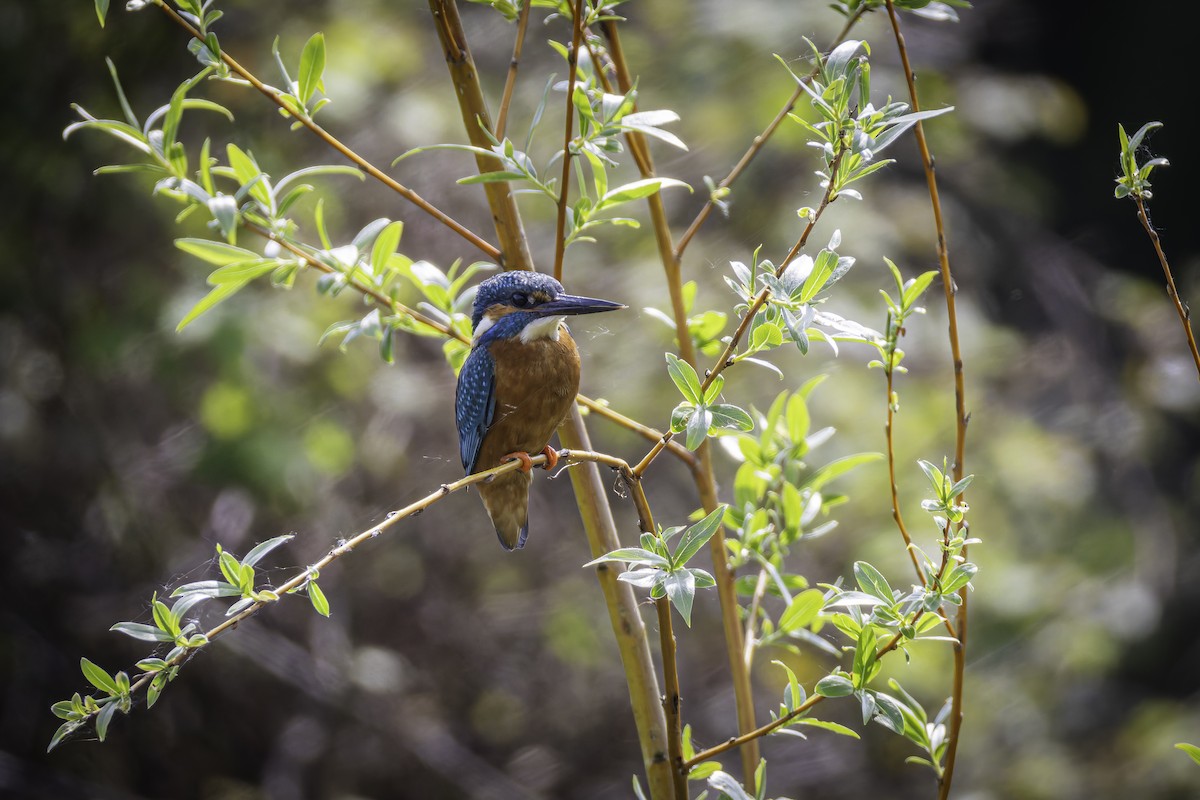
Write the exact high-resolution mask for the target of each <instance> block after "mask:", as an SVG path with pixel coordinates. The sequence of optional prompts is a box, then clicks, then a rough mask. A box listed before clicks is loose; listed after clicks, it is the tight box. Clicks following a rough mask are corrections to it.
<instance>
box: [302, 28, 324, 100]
mask: <svg viewBox="0 0 1200 800" xmlns="http://www.w3.org/2000/svg"><path fill="white" fill-rule="evenodd" d="M324 74H325V34H323V33H314V34H313V35H312V36H311V37H310V38H309V40H308V41H307V42H306V43H305V44H304V50H303V51H302V52H301V53H300V72H299V74H298V75H297V82H298V84H299V92H300V101H301V102H303V103H304V105H305V107H307V106H308V101H309V100H310V99H312V96H313V94H314V93H315V92H316V91H317V88H318V87H319V86H320V85H321V79H322V76H323V75H324Z"/></svg>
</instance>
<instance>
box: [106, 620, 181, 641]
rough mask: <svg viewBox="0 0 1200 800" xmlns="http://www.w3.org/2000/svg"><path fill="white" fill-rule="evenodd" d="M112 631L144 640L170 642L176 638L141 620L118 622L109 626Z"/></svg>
mask: <svg viewBox="0 0 1200 800" xmlns="http://www.w3.org/2000/svg"><path fill="white" fill-rule="evenodd" d="M109 630H110V631H116V632H117V633H123V634H125V635H126V636H132V637H133V638H134V639H138V640H140V641H143V642H170V641H173V640H174V637H173V636H171V634H169V633H166V632H165V631H160V630H159V629H158V628H156V627H154V626H153V625H143V624H142V623H140V622H118V623H117V624H116V625H113V626H112V627H111V628H109Z"/></svg>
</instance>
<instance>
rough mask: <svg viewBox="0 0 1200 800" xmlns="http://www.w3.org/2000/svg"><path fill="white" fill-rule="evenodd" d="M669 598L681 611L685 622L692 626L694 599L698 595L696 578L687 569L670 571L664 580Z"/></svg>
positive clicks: (680, 614) (664, 586) (680, 613)
mask: <svg viewBox="0 0 1200 800" xmlns="http://www.w3.org/2000/svg"><path fill="white" fill-rule="evenodd" d="M663 588H665V589H666V592H667V599H668V600H670V601H671V605H673V606H675V608H676V610H677V611H679V616H681V617H683V621H684V623H685V624H686V625H687V626H688V627H689V628H690V627H691V626H692V601H693V600H694V599H695V597H696V578H695V576H693V575H692V573H690V572H688V571H687V570H686V569H682V570H678V571H677V572H671V573H668V574H667V576H666V578H665V580H664V581H663Z"/></svg>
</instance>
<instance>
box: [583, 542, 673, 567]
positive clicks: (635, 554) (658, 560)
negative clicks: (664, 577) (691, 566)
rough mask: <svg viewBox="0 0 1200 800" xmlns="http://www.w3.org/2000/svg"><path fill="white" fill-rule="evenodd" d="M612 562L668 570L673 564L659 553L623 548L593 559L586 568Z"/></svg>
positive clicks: (636, 548) (635, 548)
mask: <svg viewBox="0 0 1200 800" xmlns="http://www.w3.org/2000/svg"><path fill="white" fill-rule="evenodd" d="M612 561H623V562H628V563H630V564H650V565H651V566H655V567H661V568H662V569H667V568H668V567H670V566H671V562H669V561H667V559H665V558H663V557H662V556H660V555H659V554H658V553H652V552H650V551H649V550H643V549H642V548H640V547H623V548H620V549H617V550H613V551H612V552H611V553H605V554H604V555H602V556H600V557H599V558H595V559H592V560H591V561H589V562H587V563H586V564H584V565H583V566H584V567H594V566H596V565H597V564H604V563H608V562H612Z"/></svg>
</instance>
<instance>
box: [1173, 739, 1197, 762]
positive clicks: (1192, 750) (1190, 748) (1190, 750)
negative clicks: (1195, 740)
mask: <svg viewBox="0 0 1200 800" xmlns="http://www.w3.org/2000/svg"><path fill="white" fill-rule="evenodd" d="M1175 748H1176V749H1177V750H1182V751H1183V752H1185V753H1187V754H1188V755H1189V756H1191V758H1192V761H1195V762H1196V763H1197V764H1200V747H1197V746H1196V745H1194V744H1188V743H1187V742H1180V743H1179V744H1177V745H1175Z"/></svg>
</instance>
